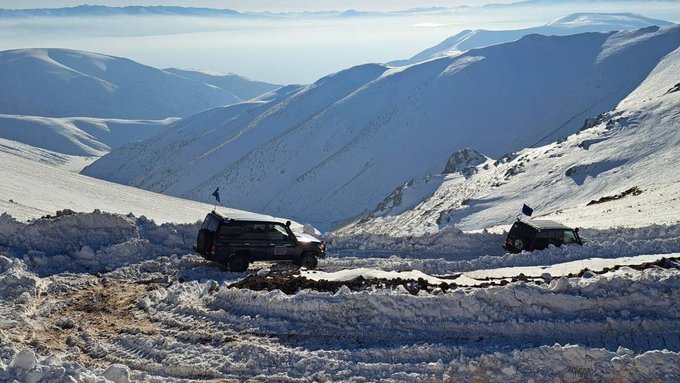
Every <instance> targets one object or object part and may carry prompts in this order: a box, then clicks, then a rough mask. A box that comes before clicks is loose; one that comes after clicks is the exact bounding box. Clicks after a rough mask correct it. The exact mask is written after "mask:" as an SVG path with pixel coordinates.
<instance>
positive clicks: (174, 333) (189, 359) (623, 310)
mask: <svg viewBox="0 0 680 383" xmlns="http://www.w3.org/2000/svg"><path fill="white" fill-rule="evenodd" d="M93 214H95V215H94V216H89V217H88V215H84V216H68V217H61V218H59V219H56V220H52V221H50V222H40V223H32V224H31V223H29V224H22V223H17V222H12V221H11V220H7V219H5V220H4V221H2V224H0V253H2V256H1V257H0V286H1V294H0V318H1V320H0V361H1V363H0V380H2V381H12V380H13V379H16V380H17V381H19V382H28V381H32V382H36V381H50V379H52V380H51V381H80V382H105V381H115V382H125V381H128V380H129V381H149V382H167V381H176V382H180V381H215V382H217V381H219V382H223V381H244V380H253V381H399V382H411V381H450V382H453V381H503V382H508V381H510V382H512V381H516V382H526V381H531V380H533V381H560V382H563V381H574V382H576V381H630V382H633V381H643V380H648V381H680V370H679V369H678V368H677V366H678V364H679V363H680V353H679V352H680V308H679V306H678V305H677V302H680V270H679V268H680V262H679V261H678V260H677V259H678V258H679V257H680V254H678V253H680V249H678V248H677V247H678V246H677V242H678V238H679V237H680V235H678V233H677V232H678V230H679V229H678V228H675V227H659V228H646V229H640V230H631V231H626V232H622V233H619V234H620V235H619V236H618V237H619V238H625V239H626V240H627V243H629V244H630V246H628V247H626V246H624V245H623V244H618V245H616V246H614V245H610V246H609V247H606V246H605V244H606V243H607V241H606V239H607V238H608V236H607V235H604V234H603V233H599V234H598V233H594V234H593V235H592V237H594V238H595V239H594V240H593V242H594V243H593V244H591V245H589V246H586V247H583V248H571V249H549V250H547V251H545V252H540V254H539V253H535V254H533V255H531V254H519V255H513V256H511V255H503V256H500V257H493V259H499V260H496V261H495V262H483V260H484V259H487V258H491V257H489V256H481V257H478V258H476V259H473V260H465V261H456V260H455V257H454V256H453V255H451V256H450V257H449V259H413V258H408V257H406V256H399V253H395V256H393V257H386V258H385V257H381V258H370V257H369V258H362V257H360V256H357V257H353V258H352V257H344V258H343V257H340V258H337V257H332V256H331V257H330V258H328V259H326V260H323V261H322V262H321V263H320V269H321V270H320V272H319V274H321V275H323V274H322V273H328V274H329V275H330V274H333V273H335V272H341V270H342V272H345V273H349V274H351V273H352V270H355V271H354V272H355V273H358V274H361V273H364V272H366V271H356V270H360V269H359V268H360V267H367V269H366V270H373V272H374V273H378V274H380V273H381V272H382V273H386V272H387V271H394V272H396V271H403V273H402V274H400V275H401V276H402V277H403V278H402V280H396V279H395V278H389V279H388V278H385V279H380V278H378V279H371V278H370V277H369V278H365V281H367V282H365V283H363V284H362V283H358V284H357V281H356V280H354V282H353V283H350V281H352V280H351V279H348V280H347V279H346V280H345V282H344V283H338V284H335V285H333V286H334V287H333V288H330V289H326V290H324V289H319V288H315V287H313V286H312V285H305V284H304V283H303V284H301V285H300V286H299V288H297V289H294V290H293V291H288V293H284V292H282V291H281V290H279V289H277V288H273V289H269V288H263V289H258V288H255V287H254V285H250V286H248V285H242V286H240V287H237V286H239V284H242V283H244V281H246V280H257V279H259V280H260V281H267V280H274V281H276V280H279V281H283V283H289V282H287V281H290V280H293V279H296V278H300V275H307V276H311V275H312V273H309V272H304V271H303V272H302V273H301V272H299V271H277V270H276V268H272V267H271V265H267V264H255V265H253V267H252V268H251V270H249V271H248V272H246V273H230V272H225V271H223V270H222V269H221V268H220V267H218V266H216V265H214V264H212V263H210V262H207V261H205V260H203V259H202V258H200V257H198V256H196V255H191V254H188V251H186V250H182V248H183V246H184V245H183V244H182V242H181V241H180V240H178V238H182V236H183V234H182V233H183V232H184V231H185V230H186V231H190V230H191V228H190V227H186V226H173V225H164V226H162V227H161V226H155V225H153V224H152V223H149V222H148V221H144V220H141V221H140V220H139V219H134V218H131V217H119V216H109V215H106V214H104V213H101V214H100V215H99V216H97V215H96V214H97V213H93ZM84 222H90V223H91V224H92V225H94V226H93V227H91V229H92V230H93V232H98V231H97V230H96V225H98V224H101V222H108V228H107V230H105V232H106V233H109V235H104V234H103V233H102V231H101V230H100V231H99V236H98V237H97V236H93V235H92V234H90V235H89V236H88V238H90V240H89V242H87V243H86V244H85V242H83V241H84V240H85V238H76V236H77V233H76V231H69V230H67V229H68V228H73V227H75V226H78V225H82V224H83V223H84ZM76 223H77V224H78V225H76ZM31 225H39V227H40V228H41V230H42V231H41V232H42V233H43V235H45V236H47V235H48V234H49V233H68V234H67V235H69V236H70V237H69V238H68V239H69V240H67V241H64V242H65V243H63V244H62V246H61V247H58V248H57V247H55V245H54V244H53V243H52V242H49V241H45V242H41V241H32V242H31V241H28V240H27V239H26V235H29V234H30V233H32V232H33V231H32V230H35V228H32V227H31ZM80 227H81V228H82V226H80ZM123 234H124V235H123ZM93 238H96V239H93ZM634 241H638V242H634ZM85 245H86V246H87V247H88V248H89V250H86V251H83V248H82V247H80V246H85ZM633 248H635V249H637V250H638V251H637V252H638V253H639V254H643V253H644V250H650V249H657V250H659V249H662V250H663V249H665V250H668V251H667V253H666V254H661V252H657V253H649V254H650V255H649V256H648V257H641V258H633V260H632V261H631V260H629V261H627V262H626V264H627V266H616V267H610V266H611V265H612V264H611V263H610V264H608V265H607V266H606V269H605V268H604V267H602V266H600V267H599V269H597V270H595V269H593V270H592V271H588V270H581V272H578V273H576V274H572V276H571V277H568V276H564V277H560V276H559V274H558V273H557V271H555V270H560V265H561V264H563V263H564V262H567V261H573V260H575V259H578V260H580V262H582V264H583V265H588V264H589V262H590V261H589V260H588V258H590V257H588V256H587V255H588V253H589V252H590V253H591V254H594V255H598V256H600V257H601V258H603V259H606V260H608V261H609V262H612V263H614V264H615V263H618V262H616V259H618V257H617V256H616V253H619V254H621V255H632V254H630V253H633V252H636V251H633V250H632V249H633ZM606 249H609V250H606ZM608 251H609V252H608ZM164 254H180V255H170V256H165V255H164ZM652 254H658V255H652ZM608 255H610V256H608ZM126 257H127V258H126ZM547 257H552V259H553V262H545V260H546V258H547ZM56 259H59V263H60V265H59V267H56V266H50V262H49V260H56ZM126 259H128V260H129V261H126ZM428 262H431V263H428ZM483 263H484V264H487V265H489V267H487V268H492V267H493V268H495V267H501V266H503V267H506V268H510V269H512V267H511V266H514V267H516V271H517V273H514V274H516V275H514V277H515V278H514V281H513V279H512V278H510V280H508V281H507V282H505V283H503V284H500V283H499V284H497V285H494V286H486V287H463V286H457V285H453V284H451V285H450V286H438V285H435V284H434V282H436V281H437V280H436V278H443V279H444V280H454V279H451V278H452V277H451V276H450V274H454V275H458V276H459V278H460V275H461V273H462V275H463V276H465V275H472V276H475V277H478V278H481V277H482V276H483V274H484V273H487V274H489V275H491V274H492V273H491V272H490V271H488V272H484V271H481V269H483V268H484V267H477V268H475V267H474V266H477V265H482V264H483ZM621 263H623V262H621ZM428 264H429V265H430V266H429V267H430V269H431V270H429V271H427V272H428V274H430V277H432V278H435V279H433V283H431V284H427V287H426V288H420V289H414V288H413V287H414V286H417V285H418V283H419V281H417V280H415V279H410V280H409V275H416V274H414V273H416V272H417V270H419V269H418V268H417V267H412V266H417V265H425V266H427V265H428ZM550 265H552V266H550ZM457 266H463V267H461V268H459V269H458V270H457V271H456V267H457ZM518 266H522V267H518ZM526 266H539V268H540V267H548V266H550V267H552V268H551V269H550V270H551V272H552V273H553V275H551V276H550V277H548V276H547V275H543V276H540V277H537V276H532V275H530V273H529V272H528V271H527V269H528V268H527V267H526ZM426 268H427V267H426ZM436 269H439V270H445V271H447V272H446V273H437V272H436ZM409 270H413V271H409ZM546 270H548V269H546ZM565 270H566V269H565ZM420 271H421V272H422V271H423V270H420ZM505 272H506V273H505V274H504V275H505V276H510V277H512V276H513V275H510V274H507V272H508V269H506V270H505ZM475 273H476V274H475ZM435 274H436V275H435ZM441 274H447V275H449V276H442V275H441ZM511 274H512V273H511ZM520 274H523V275H525V276H528V277H527V278H521V279H518V278H517V277H518V276H519V275H520ZM428 278H429V277H428ZM371 281H372V282H371ZM341 282H342V281H341ZM420 283H422V282H420ZM442 287H444V288H442ZM446 287H448V288H446ZM283 290H285V288H284V289H283ZM41 379H42V380H41ZM69 379H71V380H69ZM105 379H106V380H105Z"/></svg>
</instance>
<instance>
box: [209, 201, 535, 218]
mask: <svg viewBox="0 0 680 383" xmlns="http://www.w3.org/2000/svg"><path fill="white" fill-rule="evenodd" d="M218 200H219V199H218ZM533 212H534V209H532V208H530V207H529V206H527V205H526V204H525V205H524V206H522V214H524V215H528V216H529V217H531V214H533Z"/></svg>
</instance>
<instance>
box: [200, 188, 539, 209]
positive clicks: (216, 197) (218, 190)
mask: <svg viewBox="0 0 680 383" xmlns="http://www.w3.org/2000/svg"><path fill="white" fill-rule="evenodd" d="M212 196H213V197H215V199H216V200H217V202H222V201H220V188H217V189H215V191H214V192H213V193H212ZM525 206H526V205H525Z"/></svg>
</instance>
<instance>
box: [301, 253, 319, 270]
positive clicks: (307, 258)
mask: <svg viewBox="0 0 680 383" xmlns="http://www.w3.org/2000/svg"><path fill="white" fill-rule="evenodd" d="M317 264H318V261H317V259H316V257H315V256H314V254H303V255H302V257H301V258H300V266H302V267H304V268H307V269H309V270H311V269H315V268H316V265H317Z"/></svg>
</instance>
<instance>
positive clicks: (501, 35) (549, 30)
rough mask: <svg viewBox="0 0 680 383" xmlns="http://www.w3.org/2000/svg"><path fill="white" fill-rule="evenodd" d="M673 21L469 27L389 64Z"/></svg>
mask: <svg viewBox="0 0 680 383" xmlns="http://www.w3.org/2000/svg"><path fill="white" fill-rule="evenodd" d="M671 24H672V23H669V22H668V21H663V20H656V19H651V18H648V17H644V16H641V15H636V14H631V13H574V14H571V15H568V16H565V17H562V18H559V19H557V20H553V21H551V22H549V23H547V24H546V25H543V26H540V27H534V28H526V29H517V30H506V31H490V30H485V29H476V30H469V29H466V30H464V31H462V32H460V33H458V34H456V35H454V36H451V37H449V38H447V39H446V40H444V41H442V42H441V43H439V44H437V45H435V46H433V47H430V48H428V49H425V50H424V51H422V52H420V53H418V54H416V55H414V56H413V57H411V58H410V59H408V60H397V61H393V62H390V63H389V64H390V65H395V66H403V65H411V64H415V63H419V62H423V61H426V60H431V59H434V58H439V57H443V56H451V55H457V54H460V53H461V52H464V51H467V50H470V49H475V48H481V47H485V46H489V45H496V44H501V43H505V42H509V41H515V40H518V39H520V38H521V37H523V36H526V35H531V34H539V35H546V36H550V35H555V36H565V35H573V34H577V33H584V32H610V31H622V30H633V29H640V28H644V27H648V26H652V25H656V26H666V25H671Z"/></svg>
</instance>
